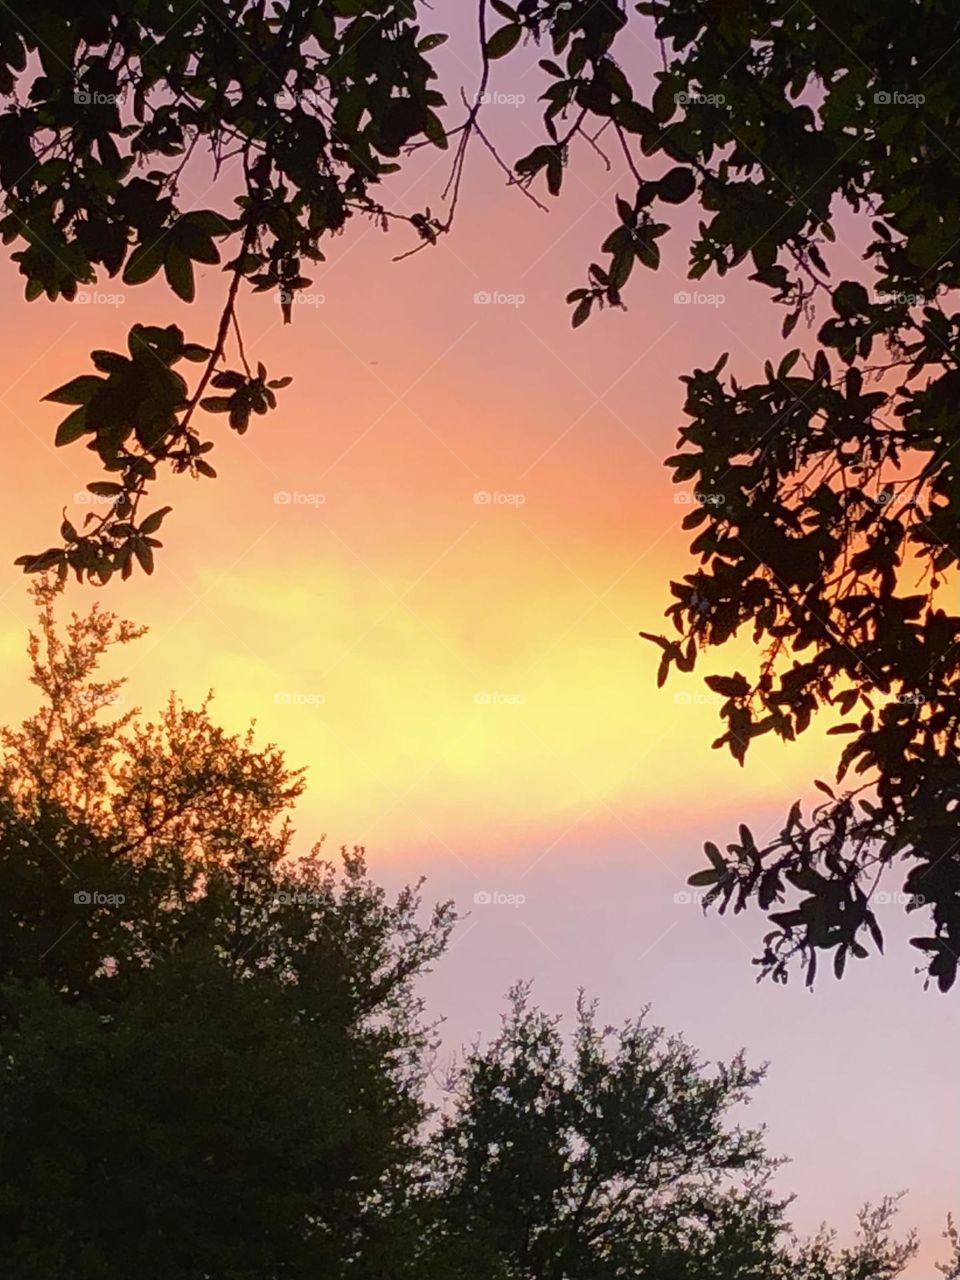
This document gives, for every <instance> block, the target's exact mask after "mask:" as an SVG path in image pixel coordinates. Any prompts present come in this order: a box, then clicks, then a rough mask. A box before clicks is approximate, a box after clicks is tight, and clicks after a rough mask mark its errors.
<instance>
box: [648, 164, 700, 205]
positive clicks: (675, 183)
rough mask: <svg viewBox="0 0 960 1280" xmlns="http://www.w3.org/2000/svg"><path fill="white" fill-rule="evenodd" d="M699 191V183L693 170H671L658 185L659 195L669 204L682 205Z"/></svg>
mask: <svg viewBox="0 0 960 1280" xmlns="http://www.w3.org/2000/svg"><path fill="white" fill-rule="evenodd" d="M696 189H697V182H696V179H695V178H694V176H693V170H692V169H684V168H680V167H678V168H676V169H671V170H670V172H669V173H667V174H664V176H663V177H662V178H661V179H660V181H659V182H658V183H657V195H658V196H659V197H660V199H661V200H665V201H666V202H667V204H682V203H683V202H684V200H689V198H690V197H691V196H692V195H693V193H694V191H696Z"/></svg>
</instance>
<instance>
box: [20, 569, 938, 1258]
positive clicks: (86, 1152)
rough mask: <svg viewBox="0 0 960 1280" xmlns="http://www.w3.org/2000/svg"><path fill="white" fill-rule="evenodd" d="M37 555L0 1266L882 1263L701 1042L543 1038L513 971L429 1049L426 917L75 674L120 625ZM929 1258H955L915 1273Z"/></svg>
mask: <svg viewBox="0 0 960 1280" xmlns="http://www.w3.org/2000/svg"><path fill="white" fill-rule="evenodd" d="M56 590H57V589H56V587H55V586H54V585H53V584H52V583H51V582H50V581H49V580H48V579H40V580H38V585H37V587H36V594H37V597H38V602H39V605H40V613H41V619H40V620H41V626H40V632H39V634H38V635H37V636H36V637H34V638H33V640H32V642H31V658H32V664H33V681H34V683H35V684H36V685H37V687H38V688H39V690H40V692H41V695H42V702H41V706H40V709H39V710H38V711H37V713H36V714H35V715H33V716H31V717H29V718H28V719H27V720H26V721H24V723H23V724H22V725H21V726H19V727H18V728H14V729H8V730H6V731H4V733H3V735H2V747H3V754H2V768H0V917H2V920H0V924H2V927H0V1060H2V1063H3V1067H2V1070H3V1090H2V1101H0V1263H2V1270H3V1274H4V1275H9V1276H11V1277H16V1278H17V1280H121V1278H122V1280H127V1278H128V1277H130V1276H131V1275H136V1276H142V1277H144V1280H208V1278H209V1277H211V1276H223V1277H227V1276H229V1277H230V1278H231V1280H279V1278H280V1277H281V1276H282V1277H285V1278H289V1280H299V1278H300V1277H303V1280H307V1278H308V1277H310V1278H312V1277H316V1276H318V1275H322V1276H324V1277H330V1278H331V1280H374V1278H376V1280H414V1277H417V1278H418V1280H422V1278H423V1277H426V1278H427V1280H466V1278H467V1277H468V1276H469V1277H471V1280H477V1278H479V1280H508V1277H509V1278H510V1280H544V1277H556V1278H557V1280H562V1278H563V1277H568V1278H570V1280H573V1278H574V1277H576V1278H577V1280H580V1277H584V1276H588V1275H589V1276H593V1277H597V1278H598V1280H606V1278H609V1280H613V1278H614V1277H616V1276H622V1275H624V1274H627V1273H628V1272H629V1274H643V1275H644V1276H649V1277H651V1280H653V1278H656V1280H694V1277H701V1276H703V1275H707V1274H709V1275H711V1276H715V1277H717V1280H744V1278H745V1277H756V1280H760V1278H761V1277H763V1280H778V1278H779V1277H782V1278H783V1280H787V1278H788V1277H790V1280H795V1278H797V1277H799V1280H893V1278H894V1277H896V1276H898V1275H899V1274H900V1273H901V1271H902V1269H903V1267H904V1265H905V1264H906V1262H907V1261H908V1259H909V1258H910V1257H911V1256H912V1254H913V1252H914V1242H913V1239H912V1237H908V1238H907V1239H906V1240H905V1241H904V1242H902V1243H898V1242H896V1241H895V1240H894V1239H893V1238H892V1237H891V1234H890V1226H891V1222H892V1217H893V1213H894V1204H893V1202H892V1201H885V1202H884V1203H882V1204H881V1205H880V1206H879V1207H878V1208H877V1209H875V1210H865V1211H864V1214H863V1216H862V1219H861V1233H860V1237H859V1242H858V1243H857V1244H855V1245H853V1246H851V1247H850V1248H848V1249H837V1248H836V1247H835V1246H834V1244H833V1242H832V1240H831V1238H830V1237H829V1236H826V1235H822V1236H820V1237H818V1238H817V1239H816V1240H814V1241H810V1242H806V1243H802V1242H800V1241H797V1240H796V1239H795V1238H794V1237H793V1236H792V1234H791V1232H790V1230H789V1227H788V1224H787V1220H786V1217H785V1210H786V1206H787V1202H786V1201H784V1200H783V1199H781V1198H778V1197H777V1196H776V1195H775V1194H774V1193H773V1190H772V1188H771V1186H770V1176H771V1174H772V1172H773V1170H774V1169H775V1168H776V1167H777V1165H778V1163H779V1162H778V1161H776V1160H773V1159H771V1158H770V1156H769V1155H768V1154H767V1153H766V1151H765V1149H764V1142H763V1136H762V1133H761V1132H760V1131H758V1130H750V1129H745V1128H743V1127H742V1126H739V1125H737V1124H736V1123H735V1122H734V1120H733V1119H732V1117H731V1115H730V1112H731V1108H734V1107H737V1106H739V1105H740V1104H742V1103H743V1102H744V1101H746V1100H747V1098H748V1097H749V1095H750V1093H751V1092H752V1090H753V1089H754V1087H755V1086H756V1085H757V1084H758V1083H759V1081H760V1079H761V1076H762V1072H758V1071H754V1070H751V1069H750V1068H749V1067H748V1066H747V1065H746V1063H745V1062H744V1060H743V1058H742V1057H739V1056H738V1057H737V1058H735V1059H734V1060H733V1061H732V1062H729V1063H722V1064H719V1065H717V1066H715V1067H709V1066H707V1065H706V1064H704V1063H702V1062H701V1061H700V1059H699V1058H698V1057H697V1055H696V1054H694V1053H693V1051H692V1050H690V1049H689V1048H688V1047H687V1046H686V1045H685V1044H684V1043H683V1041H681V1040H679V1039H677V1038H669V1037H667V1036H665V1035H664V1033H663V1032H661V1031H660V1030H658V1029H656V1028H654V1027H653V1026H651V1025H650V1024H649V1022H648V1021H647V1019H646V1018H645V1017H644V1018H641V1019H640V1020H638V1021H637V1022H634V1023H630V1024H628V1025H627V1026H626V1027H624V1028H623V1029H622V1030H621V1031H620V1032H619V1033H617V1034H616V1035H615V1036H611V1034H610V1033H608V1032H606V1031H604V1030H603V1029H601V1028H600V1027H598V1026H597V1024H596V1021H595V1017H594V1012H593V1010H592V1009H591V1008H590V1007H588V1006H587V1005H585V1004H583V1003H581V1007H580V1013H579V1018H578V1022H577V1028H576V1031H575V1035H574V1038H573V1042H572V1046H571V1048H570V1049H569V1051H568V1050H567V1048H566V1045H565V1042H564V1038H563V1036H562V1034H561V1031H560V1028H559V1025H558V1022H557V1021H556V1020H555V1019H551V1018H548V1017H546V1016H545V1015H544V1014H542V1013H540V1012H539V1011H538V1010H537V1009H535V1008H532V1007H531V1006H530V1004H529V1001H528V997H527V993H526V991H525V990H524V989H522V988H521V989H518V991H517V992H516V993H515V995H514V999H513V1001H512V1003H511V1007H510V1010H509V1012H508V1014H507V1016H506V1018H505V1020H504V1025H503V1030H502V1032H501V1034H500V1035H499V1037H497V1038H496V1039H495V1040H494V1041H493V1043H492V1044H490V1045H489V1046H486V1047H481V1046H479V1045H478V1046H477V1047H475V1048H474V1050H473V1051H472V1052H470V1053H469V1054H468V1055H467V1057H466V1059H465V1060H464V1061H463V1063H462V1064H461V1065H460V1066H459V1067H458V1068H455V1069H454V1070H453V1071H452V1074H451V1078H450V1080H449V1082H448V1084H449V1089H450V1103H449V1105H448V1106H447V1107H446V1108H445V1110H444V1112H443V1114H442V1115H441V1116H439V1117H434V1118H433V1120H432V1121H431V1120H430V1114H429V1107H428V1105H427V1103H426V1100H425V1093H424V1081H425V1078H426V1075H427V1072H428V1070H430V1069H431V1067H432V1064H433V1061H434V1057H435V1055H434V1044H433V1041H434V1036H433V1034H432V1028H431V1027H430V1025H429V1024H428V1023H426V1022H425V1021H424V1014H423V1009H422V1006H421V1002H420V1000H419V998H418V996H417V993H416V989H415V984H416V981H417V979H418V977H419V975H421V974H422V973H423V972H424V971H425V970H426V969H428V968H429V967H430V966H431V965H432V964H433V963H434V962H435V961H436V960H437V959H438V958H439V957H440V955H441V953H442V951H443V949H444V946H445V944H446V941H447V938H448V935H449V933H450V930H451V928H452V927H453V924H454V921H455V917H454V912H453V909H452V907H451V906H450V905H449V904H446V905H440V906H438V907H436V908H434V909H433V911H432V912H429V913H426V915H424V913H423V912H422V910H421V902H420V892H419V888H418V887H414V888H409V889H406V890H403V891H402V892H401V893H400V895H399V896H398V898H397V899H396V900H395V901H389V900H388V899H387V897H386V895H385V894H384V892H383V891H382V890H381V889H379V888H377V887H376V886H375V885H374V884H372V883H371V881H370V880H369V878H368V877H367V874H366V871H365V866H364V859H363V855H362V853H361V852H360V851H354V852H350V853H345V854H344V855H343V858H342V864H341V869H340V871H339V872H338V871H337V870H336V869H335V868H334V867H333V866H331V865H330V864H328V863H325V862H324V861H323V860H322V859H321V857H320V851H319V849H315V850H314V851H313V852H312V853H311V854H309V855H307V856H305V857H301V856H297V855H296V854H295V852H294V850H293V848H292V844H291V842H292V837H293V832H292V829H291V826H290V821H289V808H290V805H291V804H292V802H293V801H294V800H295V799H296V797H297V795H298V794H299V793H300V790H301V787H302V778H301V777H300V776H299V775H298V774H297V773H294V772H291V771H290V770H289V769H288V768H287V767H286V765H285V764H284V762H283V758H282V756H281V755H280V753H279V752H278V751H277V750H276V749H275V748H272V747H266V748H258V747H257V746H256V745H255V744H254V742H253V740H252V738H251V736H250V735H240V736H235V735H230V734H227V733H224V732H223V731H222V730H220V729H218V728H217V727H216V726H215V725H214V724H213V723H212V721H211V719H210V716H209V714H208V708H207V707H206V706H203V707H201V708H199V709H196V710H189V709H187V708H185V707H184V706H182V705H181V704H180V703H179V702H178V701H177V700H176V699H172V700H171V701H170V703H169V704H168V706H167V708H166V710H165V711H164V713H163V715H162V716H161V717H160V719H159V720H157V721H156V722H152V721H146V720H144V719H143V717H142V716H141V715H140V713H139V712H137V711H136V710H135V709H128V710H121V706H122V704H121V698H122V694H121V693H120V689H121V686H120V684H119V683H118V682H116V681H109V680H104V679H102V678H101V677H100V674H99V671H98V666H99V662H100V659H101V658H102V656H103V655H104V653H105V652H106V651H107V649H108V648H109V647H110V646H111V645H113V644H115V643H125V642H128V641H130V640H132V639H134V638H135V637H136V635H137V634H139V632H138V629H136V628H130V627H129V626H127V625H125V624H123V623H121V622H119V621H118V620H117V619H116V618H115V617H113V615H111V614H109V613H106V612H103V611H101V610H99V609H98V608H96V607H94V609H93V610H92V611H91V612H90V613H89V614H87V615H86V616H84V617H76V616H74V617H73V619H72V620H71V621H70V623H69V624H68V626H67V628H66V630H65V632H61V631H60V630H59V629H58V627H57V625H56V620H55V617H54V603H55V596H56ZM945 1274H949V1275H950V1276H951V1277H956V1276H957V1275H958V1274H960V1273H958V1272H957V1270H956V1267H955V1266H953V1267H952V1268H951V1269H948V1271H946V1272H945Z"/></svg>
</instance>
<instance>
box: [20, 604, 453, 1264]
mask: <svg viewBox="0 0 960 1280" xmlns="http://www.w3.org/2000/svg"><path fill="white" fill-rule="evenodd" d="M38 594H39V597H40V604H41V609H42V613H41V624H42V627H41V632H40V635H39V636H37V637H34V638H33V640H32V645H31V657H32V663H33V679H34V683H35V684H37V685H38V686H39V688H40V690H41V692H42V694H43V698H44V702H43V705H42V706H41V709H40V710H39V711H38V713H37V714H36V715H35V716H33V717H31V718H29V719H28V720H27V721H25V722H24V724H23V725H22V726H21V727H20V728H19V729H14V730H7V731H6V732H5V733H4V735H3V749H4V759H3V770H2V775H0V1058H2V1063H3V1067H2V1074H3V1088H2V1090H0V1094H2V1102H0V1241H2V1243H0V1259H2V1262H0V1269H2V1271H3V1274H4V1275H9V1276H11V1277H14V1276H16V1277H17V1278H18V1280H40V1277H43V1278H44V1280H54V1278H56V1277H63V1278H64V1280H67V1278H68V1277H69V1280H75V1278H77V1277H80V1278H82V1280H113V1278H114V1277H117V1280H119V1278H120V1277H129V1276H131V1275H138V1276H144V1277H161V1278H162V1280H201V1277H206V1276H212V1275H217V1276H230V1277H231V1278H236V1280H247V1278H249V1280H263V1277H265V1276H268V1275H269V1276H275V1275H276V1276H279V1275H280V1274H283V1275H285V1276H308V1275H309V1276H313V1275H317V1274H318V1273H319V1274H323V1275H337V1276H343V1277H358V1278H360V1277H366V1276H371V1277H372V1276H380V1275H382V1271H381V1270H380V1267H381V1265H382V1263H383V1259H382V1256H381V1255H382V1251H383V1250H384V1249H386V1247H387V1246H386V1240H387V1238H388V1236H390V1233H391V1227H390V1223H391V1221H392V1220H393V1216H394V1215H395V1214H396V1215H399V1214H400V1213H401V1210H402V1207H403V1204H404V1201H405V1199H406V1198H407V1196H408V1194H409V1192H408V1186H407V1184H408V1182H409V1180H410V1179H411V1178H412V1173H411V1170H412V1169H413V1168H414V1164H415V1159H416V1156H417V1144H416V1138H417V1133H418V1130H419V1126H420V1124H421V1123H422V1121H423V1119H424V1116H425V1107H424V1103H423V1100H422V1097H421V1077H422V1073H423V1067H422V1065H421V1064H422V1059H423V1058H424V1055H425V1053H426V1051H427V1049H428V1047H429V1045H430V1043H431V1037H430V1031H429V1028H427V1027H425V1026H424V1025H423V1022H422V1018H421V1005H420V1001H419V998H418V997H417V995H416V993H415V991H414V988H413V983H414V979H415V977H416V976H417V975H418V974H420V973H422V972H423V971H424V970H425V969H426V968H429V966H430V965H431V963H432V962H433V961H434V960H435V959H436V958H437V956H438V955H439V954H440V952H441V951H442V950H443V948H444V945H445V942H446V938H447V936H448V934H449V931H450V928H451V926H452V923H453V913H452V910H451V908H450V907H449V905H446V906H440V907H437V908H436V909H435V910H434V912H433V913H432V915H431V916H430V917H429V918H428V919H427V920H426V921H425V922H424V921H421V919H420V910H419V908H420V899H419V892H418V890H417V889H416V888H412V889H406V890H404V891H403V892H402V893H401V894H400V895H399V897H398V898H397V899H396V901H394V902H390V901H388V899H387V898H386V895H385V894H384V892H383V890H381V889H379V888H377V887H376V886H374V885H372V884H371V882H370V881H369V879H368V878H367V875H366V872H365V868H364V860H363V855H362V853H361V852H360V851H354V852H349V853H345V854H344V856H343V859H342V870H341V871H340V873H339V874H338V873H337V872H336V871H335V869H334V867H333V866H332V865H330V864H329V863H326V862H324V861H323V860H322V859H321V857H320V851H319V849H316V850H314V851H313V852H312V853H311V854H310V855H308V856H306V857H300V858H297V857H294V856H293V854H292V851H291V848H290V843H291V838H292V831H291V828H290V825H289V819H288V818H287V816H286V814H287V811H288V809H289V806H290V804H291V803H292V801H293V800H294V799H295V798H296V796H297V795H298V794H299V792H300V790H301V786H302V779H301V778H300V777H299V775H297V774H296V773H292V772H291V771H290V770H289V769H288V768H287V767H286V766H285V764H284V762H283V760H282V757H281V756H280V754H279V752H278V751H277V750H276V749H275V748H273V747H266V748H257V747H255V746H254V744H253V741H252V738H251V736H250V735H249V734H247V735H241V736H233V735H230V734H227V733H225V732H224V731H223V730H221V729H219V728H217V727H216V726H215V725H214V724H213V723H212V722H211V720H210V718H209V714H208V709H207V707H206V706H203V707H201V708H199V709H197V710H189V709H187V708H185V707H183V706H182V705H181V704H180V703H178V702H177V701H176V700H171V702H170V703H169V705H168V706H167V708H166V710H165V712H164V714H163V715H162V717H161V718H160V719H159V720H158V721H156V722H150V721H144V720H142V718H141V717H140V716H139V715H138V714H137V713H136V712H134V711H132V710H131V711H127V712H125V713H124V714H122V715H119V716H118V715H116V714H113V715H112V716H110V715H107V716H106V717H105V712H109V710H110V708H115V707H116V706H117V700H118V696H119V694H118V690H119V685H118V683H117V682H115V681H103V680H101V679H99V678H98V676H97V671H96V668H97V665H98V663H99V660H100V658H101V657H102V655H103V653H104V651H105V649H106V648H107V647H108V646H109V645H111V644H114V643H124V642H126V641H128V640H130V639H132V638H133V637H134V636H135V635H136V634H137V632H136V631H135V629H132V628H129V627H127V626H126V625H125V624H121V623H118V622H117V620H116V619H114V618H113V617H112V616H111V615H110V614H108V613H105V612H102V611H100V610H99V609H97V608H94V610H93V611H92V612H91V613H90V614H89V615H88V616H86V617H84V618H77V617H74V619H73V620H72V622H71V623H70V625H69V627H68V630H67V634H66V636H65V637H61V636H60V635H59V634H58V632H57V630H56V628H55V626H54V618H53V612H52V610H53V594H54V589H53V588H52V587H51V586H50V585H49V584H48V583H43V584H42V585H41V586H40V587H39V588H38ZM398 1229H399V1228H398ZM394 1234H395V1233H394ZM390 1238H392V1236H390Z"/></svg>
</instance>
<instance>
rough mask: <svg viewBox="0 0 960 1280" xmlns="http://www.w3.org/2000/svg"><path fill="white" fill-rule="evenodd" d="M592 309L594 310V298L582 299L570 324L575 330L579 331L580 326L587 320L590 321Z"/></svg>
mask: <svg viewBox="0 0 960 1280" xmlns="http://www.w3.org/2000/svg"><path fill="white" fill-rule="evenodd" d="M592 308H593V298H591V297H586V298H581V299H580V301H579V302H578V303H577V305H576V307H575V308H574V312H573V316H572V317H571V320H570V323H571V325H572V326H573V328H574V329H579V328H580V326H581V325H582V324H583V323H584V322H585V321H586V320H589V319H590V312H591V310H592Z"/></svg>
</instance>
